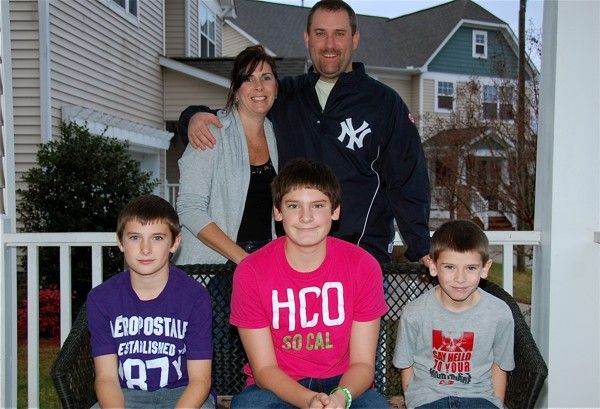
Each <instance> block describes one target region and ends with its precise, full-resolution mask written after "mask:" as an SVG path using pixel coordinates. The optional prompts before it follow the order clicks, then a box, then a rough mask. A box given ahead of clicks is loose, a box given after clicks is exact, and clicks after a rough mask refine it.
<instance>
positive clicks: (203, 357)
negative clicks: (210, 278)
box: [87, 195, 215, 408]
mask: <svg viewBox="0 0 600 409" xmlns="http://www.w3.org/2000/svg"><path fill="white" fill-rule="evenodd" d="M180 232H181V226H180V224H179V219H178V217H177V213H176V212H175V210H174V209H173V207H172V206H171V205H170V204H169V203H168V202H167V201H165V200H164V199H162V198H160V197H158V196H154V195H147V196H141V197H138V198H136V199H133V200H132V201H131V202H129V203H128V204H127V205H126V206H125V207H124V208H123V210H122V211H121V213H120V214H119V218H118V221H117V237H118V245H119V248H120V249H121V251H122V252H123V254H124V257H125V262H126V264H127V266H129V268H128V269H127V270H125V271H123V272H122V273H119V274H117V275H116V276H114V277H112V278H110V279H109V280H107V281H106V282H104V283H103V284H101V285H99V286H98V287H96V288H94V289H92V290H91V291H90V293H89V294H88V298H87V314H88V326H89V330H90V334H91V343H92V355H93V357H94V366H95V372H96V380H95V389H96V396H97V397H98V406H100V407H102V408H115V407H120V408H122V407H127V408H149V407H152V408H163V407H164V408H173V407H177V408H199V407H203V408H214V406H215V403H214V398H213V397H211V396H209V393H210V391H211V360H212V310H211V300H210V296H209V295H208V291H206V289H205V288H204V287H203V286H202V285H201V284H199V283H198V282H197V281H195V280H193V279H192V278H190V277H189V276H188V275H187V274H186V273H185V272H183V271H181V270H179V269H177V268H175V267H174V266H170V265H169V258H170V255H171V253H173V252H175V251H176V250H177V248H178V247H179V243H180V241H181V235H180Z"/></svg>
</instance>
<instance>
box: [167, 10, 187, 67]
mask: <svg viewBox="0 0 600 409" xmlns="http://www.w3.org/2000/svg"><path fill="white" fill-rule="evenodd" d="M185 41H186V39H185V1H184V0H167V1H165V48H166V54H167V56H168V57H184V56H185Z"/></svg>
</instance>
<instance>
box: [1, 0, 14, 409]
mask: <svg viewBox="0 0 600 409" xmlns="http://www.w3.org/2000/svg"><path fill="white" fill-rule="evenodd" d="M0 27H1V28H0V36H1V37H0V48H1V50H0V57H1V58H2V63H1V68H2V69H1V70H0V76H1V80H2V95H1V96H0V98H1V99H2V101H0V102H1V104H0V109H2V119H3V122H4V123H3V124H2V133H1V135H0V136H1V137H2V143H3V145H4V146H3V148H4V149H3V150H4V152H3V154H4V158H3V159H2V166H3V169H2V172H3V173H4V182H5V183H4V197H3V200H4V214H0V236H1V237H4V234H5V233H15V232H16V212H15V201H16V199H15V194H16V193H15V140H14V123H13V118H14V117H13V82H12V56H11V50H12V43H11V35H10V34H11V33H10V29H11V23H10V2H9V1H6V0H0ZM0 242H1V243H2V246H1V247H2V249H0V270H2V271H3V274H2V280H0V406H2V407H5V408H14V407H17V269H16V267H17V253H16V249H15V248H14V247H13V248H11V249H9V250H6V249H5V247H4V240H0Z"/></svg>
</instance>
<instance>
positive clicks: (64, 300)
mask: <svg viewBox="0 0 600 409" xmlns="http://www.w3.org/2000/svg"><path fill="white" fill-rule="evenodd" d="M72 288H73V287H72V285H71V248H70V247H69V246H67V245H62V246H60V345H61V346H62V344H63V343H64V342H65V340H66V339H67V336H68V335H69V331H71V296H72V294H73V290H72Z"/></svg>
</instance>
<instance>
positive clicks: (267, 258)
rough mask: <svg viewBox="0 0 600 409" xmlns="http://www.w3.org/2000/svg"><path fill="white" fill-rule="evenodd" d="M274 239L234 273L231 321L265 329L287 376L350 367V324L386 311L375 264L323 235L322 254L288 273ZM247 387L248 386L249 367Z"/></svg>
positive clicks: (314, 374)
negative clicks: (306, 269) (310, 266)
mask: <svg viewBox="0 0 600 409" xmlns="http://www.w3.org/2000/svg"><path fill="white" fill-rule="evenodd" d="M285 239H286V238H285V237H281V238H279V239H277V240H274V241H273V242H271V243H269V244H268V245H267V246H265V247H263V248H262V249H260V250H258V251H256V252H255V253H253V254H251V255H249V256H248V257H246V258H245V259H244V260H243V261H242V262H241V263H240V264H239V266H238V268H237V269H236V270H235V275H234V278H233V294H232V297H231V318H230V322H231V323H232V324H233V325H235V326H237V327H241V328H265V327H269V328H270V330H271V337H272V340H273V347H274V348H275V356H276V358H277V363H278V365H279V368H280V369H281V370H283V371H284V372H285V373H286V374H288V375H289V376H290V377H291V378H293V379H295V380H299V379H302V378H308V377H312V378H330V377H333V376H337V375H341V374H343V373H344V372H345V371H346V369H347V368H348V365H349V358H350V355H349V348H350V330H351V328H352V322H353V321H361V322H366V321H371V320H374V319H376V318H379V317H381V316H382V315H383V314H385V313H386V311H387V309H388V307H387V304H386V302H385V298H384V295H383V277H382V274H381V267H380V266H379V263H378V262H377V261H376V260H375V258H373V257H372V256H371V255H370V254H369V253H367V252H366V251H365V250H363V249H361V248H360V247H358V246H356V245H354V244H350V243H347V242H345V241H342V240H339V239H335V238H332V237H328V238H327V255H326V257H325V260H324V261H323V263H322V264H321V266H320V267H319V268H317V269H316V270H315V271H313V272H310V273H301V272H298V271H296V270H294V269H293V268H292V267H291V266H290V265H289V264H288V262H287V259H286V257H285V249H284V246H285ZM244 372H245V373H246V374H247V375H248V380H247V382H248V384H252V383H254V379H253V377H252V371H251V369H250V367H249V365H248V364H246V366H245V367H244Z"/></svg>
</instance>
